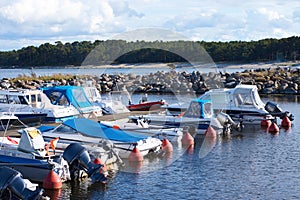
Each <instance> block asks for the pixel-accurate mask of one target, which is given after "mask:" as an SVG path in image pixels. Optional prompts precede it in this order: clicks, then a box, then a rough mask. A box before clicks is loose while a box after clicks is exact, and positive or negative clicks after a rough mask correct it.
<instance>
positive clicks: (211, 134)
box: [205, 126, 217, 138]
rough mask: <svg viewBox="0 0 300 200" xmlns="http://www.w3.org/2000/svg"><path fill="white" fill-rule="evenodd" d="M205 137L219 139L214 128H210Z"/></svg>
mask: <svg viewBox="0 0 300 200" xmlns="http://www.w3.org/2000/svg"><path fill="white" fill-rule="evenodd" d="M205 136H206V137H212V138H215V137H217V132H216V131H215V129H214V128H213V127H211V126H209V127H208V128H207V129H206V131H205Z"/></svg>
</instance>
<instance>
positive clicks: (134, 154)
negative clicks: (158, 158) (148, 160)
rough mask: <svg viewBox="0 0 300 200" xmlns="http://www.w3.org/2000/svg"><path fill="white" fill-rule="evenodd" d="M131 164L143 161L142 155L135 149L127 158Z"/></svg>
mask: <svg viewBox="0 0 300 200" xmlns="http://www.w3.org/2000/svg"><path fill="white" fill-rule="evenodd" d="M128 159H129V161H131V162H141V161H143V160H144V158H143V155H142V154H141V152H140V150H139V149H138V148H137V147H134V148H133V149H132V151H131V152H130V154H129V157H128Z"/></svg>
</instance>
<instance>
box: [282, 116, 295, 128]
mask: <svg viewBox="0 0 300 200" xmlns="http://www.w3.org/2000/svg"><path fill="white" fill-rule="evenodd" d="M291 126H292V122H291V120H290V119H289V118H288V116H285V117H284V118H283V119H282V121H281V127H283V128H289V127H291Z"/></svg>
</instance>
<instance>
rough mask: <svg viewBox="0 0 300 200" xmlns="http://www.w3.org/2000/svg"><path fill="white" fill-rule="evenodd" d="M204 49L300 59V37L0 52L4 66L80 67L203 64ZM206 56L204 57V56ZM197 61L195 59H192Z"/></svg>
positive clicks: (235, 58)
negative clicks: (139, 64) (136, 64)
mask: <svg viewBox="0 0 300 200" xmlns="http://www.w3.org/2000/svg"><path fill="white" fill-rule="evenodd" d="M202 47H203V48H204V49H205V50H206V52H207V53H208V55H209V56H210V57H211V59H212V60H213V61H214V62H239V63H241V62H242V63H247V62H270V61H295V60H300V37H298V36H294V37H289V38H283V39H263V40H259V41H250V42H246V41H231V42H205V41H195V42H192V41H153V42H145V41H136V42H126V41H123V40H106V41H100V40H96V41H95V42H90V41H83V42H73V43H65V44H63V43H62V42H60V41H57V42H55V44H50V43H45V44H42V45H40V46H38V47H35V46H28V47H24V48H22V49H19V50H13V51H2V52H0V66H2V67H11V66H15V67H35V66H68V65H74V66H80V65H101V64H120V63H157V62H159V63H171V62H185V61H201V60H200V59H202V58H203V57H205V58H204V59H208V58H206V57H207V55H205V54H207V53H204V51H203V49H202ZM201 54H203V55H201ZM193 59H194V60H193Z"/></svg>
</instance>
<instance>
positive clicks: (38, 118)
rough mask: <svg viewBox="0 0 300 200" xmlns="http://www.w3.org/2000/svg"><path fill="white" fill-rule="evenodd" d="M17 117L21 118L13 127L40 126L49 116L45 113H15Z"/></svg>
mask: <svg viewBox="0 0 300 200" xmlns="http://www.w3.org/2000/svg"><path fill="white" fill-rule="evenodd" d="M14 115H15V116H17V117H18V118H19V120H16V121H15V123H13V125H23V124H26V125H38V124H41V123H42V122H43V121H44V119H45V118H46V116H47V114H45V113H34V114H33V113H32V114H22V113H14Z"/></svg>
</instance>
